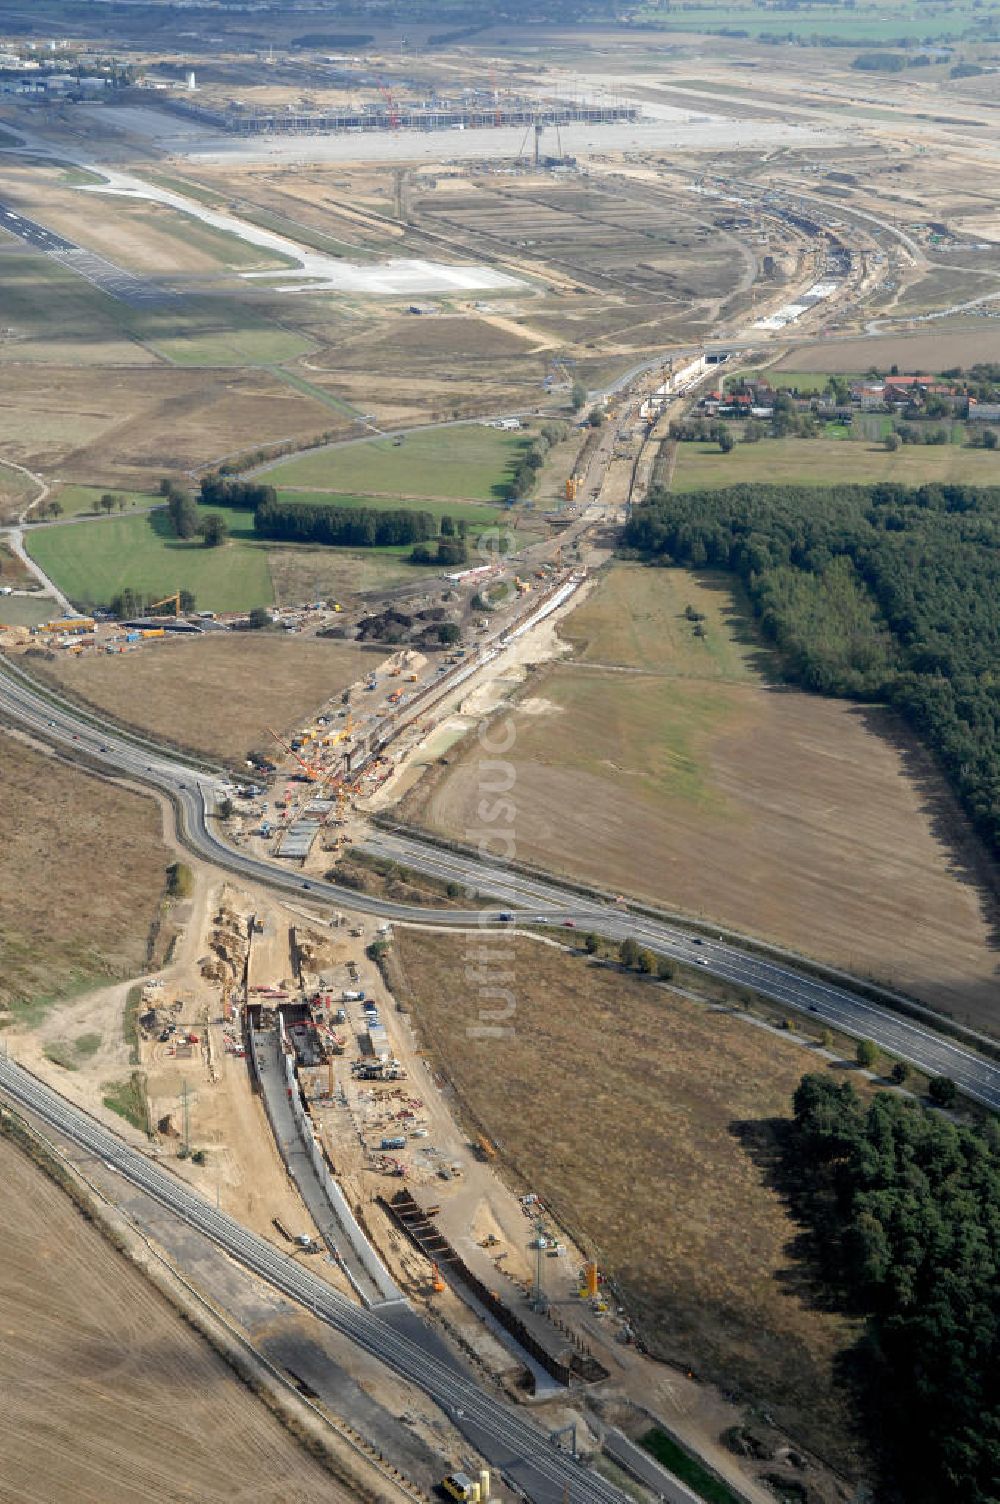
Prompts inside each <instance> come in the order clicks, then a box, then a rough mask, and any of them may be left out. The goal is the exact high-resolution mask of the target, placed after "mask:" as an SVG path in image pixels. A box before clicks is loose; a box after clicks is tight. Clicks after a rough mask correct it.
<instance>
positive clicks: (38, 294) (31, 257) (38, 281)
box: [0, 248, 153, 365]
mask: <svg viewBox="0 0 1000 1504" xmlns="http://www.w3.org/2000/svg"><path fill="white" fill-rule="evenodd" d="M126 312H127V310H126V308H125V305H124V304H123V303H116V302H115V301H114V300H113V299H112V298H109V297H108V296H107V295H106V294H105V293H102V292H98V290H97V288H96V287H92V286H91V285H90V283H89V282H85V281H84V280H83V278H82V277H77V276H75V275H74V273H73V272H70V271H67V270H66V269H65V267H63V266H60V265H59V263H58V262H55V261H52V260H50V259H49V257H48V256H41V255H36V254H34V253H32V252H29V251H25V250H23V249H20V248H18V249H14V248H12V249H10V250H8V249H6V248H4V250H3V253H2V256H0V323H2V324H3V325H4V327H5V328H9V329H14V330H15V331H16V337H15V338H14V339H8V340H4V341H3V343H2V344H0V359H3V360H4V361H17V362H21V361H28V360H30V361H47V362H54V363H57V364H65V365H98V364H106V365H149V364H151V362H152V360H153V357H152V356H151V355H150V354H149V353H148V351H145V350H143V349H142V348H141V347H139V346H137V345H136V343H135V341H134V340H133V339H132V336H131V333H130V332H129V330H128V329H127V327H126V324H125V314H126Z"/></svg>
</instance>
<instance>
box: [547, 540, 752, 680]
mask: <svg viewBox="0 0 1000 1504" xmlns="http://www.w3.org/2000/svg"><path fill="white" fill-rule="evenodd" d="M733 600H734V597H733V581H732V577H731V576H729V575H723V574H714V573H712V572H710V571H707V570H706V571H704V572H700V573H699V574H698V576H697V577H695V575H694V574H692V573H690V572H689V571H688V570H683V569H660V568H655V569H653V568H650V567H648V566H647V565H643V564H616V565H615V567H614V568H613V569H612V570H611V571H610V572H609V573H607V574H604V575H602V577H601V584H600V589H598V590H595V591H593V592H592V593H591V594H590V595H588V597H587V599H586V600H585V601H584V603H583V605H582V606H577V608H576V610H575V611H573V612H571V613H570V615H569V616H567V617H566V618H565V620H564V621H563V622H562V623H561V624H560V627H559V636H560V637H562V638H564V639H565V640H566V641H567V642H569V643H571V644H572V646H573V650H574V651H573V658H574V661H575V662H578V663H588V664H594V665H597V664H607V665H610V666H613V667H615V668H638V669H645V670H647V671H648V672H655V673H657V674H667V675H669V676H670V677H671V678H682V679H692V678H693V679H701V680H714V679H720V680H725V681H726V682H727V683H731V684H732V683H750V684H752V683H757V682H759V678H760V663H761V656H762V655H761V650H760V647H759V645H758V643H757V642H756V640H755V638H754V637H753V636H752V635H751V634H750V633H749V632H748V631H747V630H745V628H744V627H743V625H742V620H743V617H742V612H743V610H744V609H745V607H744V604H743V602H740V603H739V607H740V610H739V613H737V611H736V610H734V605H733ZM688 606H690V607H691V609H692V611H693V612H695V613H696V614H697V618H699V619H700V626H701V633H700V634H699V635H695V632H694V625H695V622H694V621H693V620H691V619H689V618H688V617H687V616H686V615H685V611H686V608H687V607H688Z"/></svg>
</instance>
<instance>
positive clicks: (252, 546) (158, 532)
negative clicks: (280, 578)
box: [27, 507, 274, 611]
mask: <svg viewBox="0 0 1000 1504" xmlns="http://www.w3.org/2000/svg"><path fill="white" fill-rule="evenodd" d="M211 510H212V511H213V512H219V513H221V514H222V515H223V516H225V518H226V521H227V522H228V523H229V527H230V531H231V535H232V537H231V541H230V542H229V543H228V544H226V545H225V546H224V547H222V548H205V547H204V545H203V544H202V543H201V542H200V540H197V539H196V540H193V541H191V542H182V541H181V540H180V539H178V538H175V537H174V536H173V534H172V533H171V531H170V525H169V522H168V520H167V518H166V516H165V515H164V514H163V513H162V512H155V513H152V514H151V515H147V516H140V517H121V518H117V517H114V518H112V519H111V520H110V521H108V522H94V523H86V522H84V523H75V524H69V525H67V526H66V527H50V528H44V529H40V530H39V531H38V532H35V533H32V534H30V535H29V537H28V539H27V547H28V549H29V551H30V553H31V556H32V558H34V559H35V560H36V561H37V562H38V563H39V564H40V565H41V566H42V568H43V569H44V570H45V572H46V574H48V575H49V576H50V577H51V578H52V579H53V580H55V582H56V583H57V584H58V585H59V587H60V589H62V590H63V591H65V593H66V594H67V595H68V596H69V598H70V599H71V600H72V601H76V602H78V603H80V604H85V603H91V604H94V605H97V604H100V603H102V602H105V601H109V600H110V599H111V597H112V596H113V595H115V594H116V593H117V592H118V591H119V590H121V589H122V588H123V587H125V586H131V587H132V588H133V589H135V590H139V591H141V592H142V593H143V594H145V595H151V596H166V595H172V594H173V592H174V591H175V590H190V591H191V592H192V593H193V595H194V598H195V601H196V602H197V605H198V606H199V607H201V608H203V609H205V610H215V611H245V610H247V609H248V608H249V607H251V606H266V605H270V603H271V602H272V600H273V599H274V594H273V590H272V587H271V576H270V572H269V570H268V562H267V549H266V547H265V546H264V545H263V544H261V543H258V542H257V541H256V540H255V538H254V533H253V517H252V516H251V514H250V513H248V512H237V511H234V510H233V509H231V508H225V507H213V508H212V509H211Z"/></svg>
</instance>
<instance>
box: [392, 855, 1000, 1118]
mask: <svg viewBox="0 0 1000 1504" xmlns="http://www.w3.org/2000/svg"><path fill="white" fill-rule="evenodd" d="M363 844H364V847H365V849H367V850H370V851H372V852H375V853H377V854H378V855H380V856H385V857H390V858H392V860H394V861H397V862H400V863H402V864H404V865H405V866H408V867H413V868H416V869H417V870H418V871H421V872H427V873H429V874H430V875H432V876H434V877H438V878H440V879H442V880H443V881H445V882H458V883H461V884H462V885H463V887H465V888H466V889H467V890H469V891H473V892H475V891H482V892H486V893H491V894H495V895H496V897H497V898H498V899H500V900H501V901H503V902H505V903H508V904H510V905H511V911H513V909H514V907H516V908H517V909H518V910H519V911H521V912H519V913H518V916H517V917H518V918H519V919H520V918H523V919H527V920H528V921H529V922H530V923H532V924H549V925H551V924H556V925H563V926H565V925H567V924H569V925H572V926H573V927H583V928H585V929H589V930H595V931H597V932H598V933H600V934H602V935H609V936H611V937H612V938H614V939H622V940H623V939H625V937H626V936H628V935H631V936H632V937H633V938H634V939H635V940H637V941H638V942H639V943H640V944H641V945H644V946H647V947H648V948H649V949H650V950H652V951H655V952H656V953H657V954H658V955H664V956H670V957H671V958H672V959H674V960H677V961H684V962H686V963H687V964H688V965H689V966H703V967H704V968H705V969H706V971H708V972H710V973H711V974H712V975H713V976H717V977H721V978H722V979H723V980H724V981H728V982H732V983H734V984H735V985H737V986H741V987H752V988H753V989H754V990H755V991H757V992H760V993H762V994H763V995H764V996H765V997H769V998H771V999H773V1001H775V1002H778V1003H783V1004H786V1005H788V1006H789V1007H791V1008H794V1009H796V1010H797V1011H798V1012H801V1013H813V1014H815V1015H816V1017H817V1019H818V1020H820V1021H822V1022H823V1023H825V1024H829V1025H830V1026H831V1027H834V1028H838V1029H843V1030H844V1032H845V1033H848V1034H853V1035H854V1036H856V1037H861V1038H864V1039H873V1040H874V1041H875V1043H876V1044H878V1045H880V1046H881V1047H882V1048H883V1049H885V1050H888V1051H889V1052H890V1053H892V1054H893V1055H898V1056H900V1057H901V1058H902V1059H904V1060H909V1061H910V1063H911V1064H913V1065H915V1066H917V1067H918V1068H919V1069H920V1070H924V1071H927V1072H928V1073H929V1074H930V1075H947V1076H951V1077H952V1078H953V1080H955V1081H956V1082H957V1083H958V1084H959V1086H960V1087H961V1088H962V1090H963V1091H966V1092H967V1093H968V1094H969V1096H971V1097H975V1098H976V1099H977V1100H978V1101H980V1102H983V1103H984V1104H985V1105H986V1106H988V1107H991V1108H993V1109H995V1110H1000V1064H994V1063H993V1062H992V1061H990V1060H987V1059H985V1058H983V1057H981V1056H979V1055H976V1054H974V1053H973V1052H972V1051H971V1050H967V1049H965V1048H963V1046H962V1045H961V1044H956V1043H953V1042H952V1041H951V1040H950V1039H948V1038H946V1037H944V1036H943V1035H940V1034H937V1033H935V1032H934V1031H933V1030H932V1029H930V1028H926V1027H924V1026H922V1025H921V1024H919V1023H914V1022H911V1021H910V1019H908V1018H905V1017H902V1016H901V1015H900V1014H898V1013H894V1012H891V1011H890V1010H889V1009H888V1008H886V1007H883V1006H880V1005H879V1004H878V1003H875V1002H870V1001H869V1000H868V999H866V998H864V997H862V996H861V995H860V994H858V993H857V992H852V991H851V989H850V988H849V987H848V986H837V985H836V984H834V983H833V982H828V981H823V980H819V979H815V978H813V977H810V976H808V975H805V974H804V973H803V972H801V971H798V970H796V968H795V967H794V965H792V964H784V963H782V962H779V961H773V960H768V959H765V958H763V957H760V956H756V955H753V954H751V953H749V952H747V951H745V950H742V949H740V947H738V946H736V945H732V944H729V943H727V942H725V941H724V940H721V939H719V940H712V939H702V938H700V937H696V936H692V935H690V934H688V933H687V932H686V931H685V930H684V929H683V928H682V927H681V926H679V925H674V924H670V923H668V922H666V921H663V920H659V919H649V918H645V917H644V916H642V915H639V914H630V913H629V912H628V911H627V910H625V909H622V908H618V907H616V906H615V905H612V904H607V903H602V902H600V901H598V900H588V899H586V898H581V897H580V896H579V895H578V894H576V893H573V892H571V891H570V890H569V889H567V888H565V887H563V886H562V885H561V884H560V883H559V882H558V881H554V880H545V879H541V878H535V877H524V876H521V875H520V874H518V873H516V872H513V871H511V870H510V869H509V868H505V867H504V866H503V865H501V864H499V863H490V862H484V861H481V860H479V859H474V858H472V857H467V856H462V855H460V854H458V853H453V852H449V851H444V850H442V849H441V848H440V847H438V846H435V845H433V844H431V843H429V842H425V841H422V840H420V839H419V838H418V837H409V836H398V835H389V834H388V833H384V832H382V831H373V832H371V833H370V834H369V836H368V837H367V838H366V840H365V842H364V843H363ZM536 904H537V906H538V907H537V909H535V908H534V906H535V905H536ZM524 910H527V912H526V913H525V912H524ZM435 917H437V916H435Z"/></svg>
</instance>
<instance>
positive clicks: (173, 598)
mask: <svg viewBox="0 0 1000 1504" xmlns="http://www.w3.org/2000/svg"><path fill="white" fill-rule="evenodd" d="M157 606H173V608H174V620H175V621H176V620H177V618H178V617H179V616H180V614H181V593H180V591H179V590H178V591H177V594H176V595H165V596H164V597H163V600H162V601H151V602H150V605H149V610H150V611H155V610H156V608H157Z"/></svg>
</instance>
